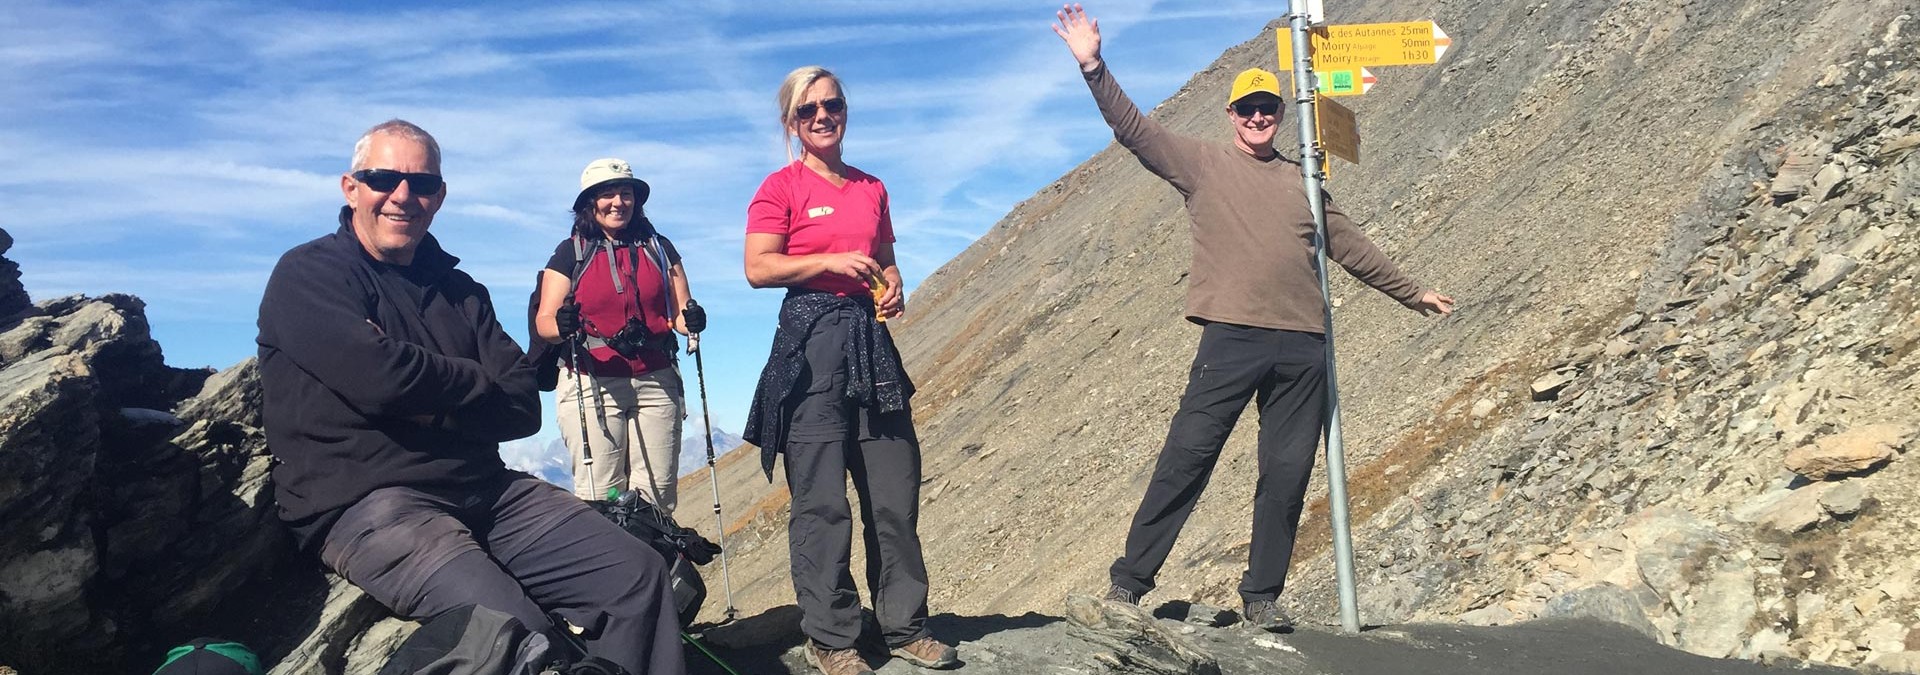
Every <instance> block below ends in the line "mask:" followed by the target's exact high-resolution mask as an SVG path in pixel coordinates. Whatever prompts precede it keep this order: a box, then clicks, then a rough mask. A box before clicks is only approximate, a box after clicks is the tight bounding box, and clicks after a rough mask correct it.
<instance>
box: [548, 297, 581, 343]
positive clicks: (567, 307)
mask: <svg viewBox="0 0 1920 675" xmlns="http://www.w3.org/2000/svg"><path fill="white" fill-rule="evenodd" d="M553 323H554V325H555V326H558V327H559V328H560V337H562V338H567V337H572V336H573V334H574V333H578V332H580V305H578V304H574V303H568V304H564V305H561V306H560V310H559V311H557V312H554V313H553Z"/></svg>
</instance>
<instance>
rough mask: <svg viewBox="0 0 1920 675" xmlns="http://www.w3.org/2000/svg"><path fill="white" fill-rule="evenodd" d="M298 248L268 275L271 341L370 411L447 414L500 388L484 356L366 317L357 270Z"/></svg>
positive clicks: (263, 325) (264, 309)
mask: <svg viewBox="0 0 1920 675" xmlns="http://www.w3.org/2000/svg"><path fill="white" fill-rule="evenodd" d="M299 253H300V252H299V251H295V252H293V253H289V254H288V255H287V256H285V257H282V258H281V259H280V263H279V265H277V266H276V267H275V268H274V272H273V276H272V277H271V278H269V279H268V280H267V290H266V294H265V295H264V296H263V297H262V298H261V301H260V335H261V341H262V342H263V343H265V346H268V347H271V348H274V349H277V350H279V351H280V352H281V353H283V354H285V355H286V356H287V357H288V358H289V359H291V360H292V361H293V363H294V364H295V365H297V366H299V367H300V369H301V370H304V371H306V372H307V373H309V374H311V375H313V377H314V378H316V379H318V380H320V383H321V384H322V385H325V386H326V387H327V388H328V389H330V390H332V391H333V392H334V393H335V394H336V395H338V396H340V397H341V398H342V399H345V400H346V402H347V403H348V404H350V405H352V406H354V408H356V409H358V410H360V411H361V412H362V413H363V414H367V415H376V416H393V417H408V416H417V415H435V414H439V413H446V412H449V411H454V410H458V409H460V408H463V407H466V406H468V405H472V404H474V403H475V402H477V401H479V400H481V399H482V398H483V397H486V396H487V395H488V392H489V391H490V390H491V389H493V387H494V382H493V378H492V377H490V376H489V374H488V373H487V371H486V369H485V368H483V367H482V365H481V364H480V363H479V362H476V361H473V360H471V359H461V358H455V357H449V356H443V355H440V354H435V353H433V352H431V351H428V350H427V349H425V348H422V347H421V346H419V345H416V344H412V343H408V342H405V341H402V340H395V339H392V338H389V337H387V336H386V335H385V334H384V333H383V332H382V331H381V329H380V328H379V327H378V326H376V325H374V323H373V321H371V320H370V319H369V317H368V316H367V307H366V298H367V297H368V294H367V293H366V292H365V291H364V290H362V289H359V288H356V287H357V286H358V285H359V284H358V281H357V280H356V279H355V278H354V276H353V275H352V274H351V273H348V272H346V271H344V270H341V269H338V268H327V266H324V265H320V264H316V261H314V260H313V259H312V257H313V256H301V255H299ZM496 330H498V328H497V327H496Z"/></svg>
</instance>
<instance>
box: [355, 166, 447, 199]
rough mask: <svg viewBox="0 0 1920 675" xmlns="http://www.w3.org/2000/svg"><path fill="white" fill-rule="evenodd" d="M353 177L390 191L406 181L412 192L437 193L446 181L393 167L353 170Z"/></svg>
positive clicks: (445, 184) (435, 176)
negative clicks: (397, 169) (396, 169)
mask: <svg viewBox="0 0 1920 675" xmlns="http://www.w3.org/2000/svg"><path fill="white" fill-rule="evenodd" d="M352 175H353V179H354V180H357V181H360V183H361V184H362V185H365V186H367V187H370V188H373V189H374V190H376V191H379V192H392V191H394V190H398V189H400V181H406V182H407V187H409V188H412V190H413V192H414V194H418V195H437V194H440V190H442V189H444V188H446V187H447V182H446V181H445V180H443V179H441V178H440V177H439V176H437V175H434V174H430V173H407V172H405V171H394V170H393V169H361V170H359V171H355V172H353V174H352Z"/></svg>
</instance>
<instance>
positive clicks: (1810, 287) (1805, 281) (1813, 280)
mask: <svg viewBox="0 0 1920 675" xmlns="http://www.w3.org/2000/svg"><path fill="white" fill-rule="evenodd" d="M1857 269H1860V261H1858V260H1854V259H1853V258H1849V257H1847V256H1844V255H1840V254H1838V253H1828V254H1825V255H1822V256H1820V264H1818V265H1816V266H1814V268H1813V271H1812V272H1808V273H1807V276H1805V277H1802V278H1801V279H1800V291H1801V292H1802V293H1805V294H1806V295H1807V297H1815V296H1818V295H1820V294H1822V293H1826V292H1827V291H1831V290H1833V287H1835V286H1838V285H1840V282H1841V281H1844V280H1846V278H1847V275H1850V274H1853V271H1854V270H1857Z"/></svg>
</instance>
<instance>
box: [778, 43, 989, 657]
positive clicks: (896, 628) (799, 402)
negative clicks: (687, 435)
mask: <svg viewBox="0 0 1920 675" xmlns="http://www.w3.org/2000/svg"><path fill="white" fill-rule="evenodd" d="M777 102H778V104H779V106H780V125H781V129H782V131H783V133H784V135H785V138H786V139H787V147H788V156H789V157H792V156H793V154H792V153H793V150H794V141H795V140H798V141H799V144H798V145H799V151H800V156H799V159H796V160H794V161H793V162H792V163H789V164H788V165H787V166H786V167H784V168H781V169H780V170H778V171H775V172H773V173H772V174H771V175H768V176H767V179H766V181H765V182H763V183H761V185H760V190H759V192H758V193H756V194H755V195H754V197H753V203H752V204H751V205H749V206H748V207H747V242H746V271H747V282H748V283H750V284H752V285H753V286H754V287H755V288H766V287H770V286H778V287H785V288H786V289H787V298H786V300H785V301H784V302H783V303H781V307H780V325H779V328H778V330H777V331H776V332H775V333H774V345H773V354H772V356H771V357H770V358H769V359H768V361H767V367H766V370H765V371H764V372H762V373H761V376H760V386H759V388H758V389H756V390H755V392H754V404H753V406H752V409H751V411H750V412H749V414H748V420H747V430H746V431H747V436H748V438H747V440H748V441H749V442H752V443H754V444H755V445H758V446H760V447H761V448H762V463H763V466H764V467H765V468H766V470H767V472H768V478H769V479H771V478H772V467H773V458H774V456H775V455H776V454H784V455H786V462H785V470H786V477H787V486H788V488H789V489H790V491H791V492H792V494H793V507H792V517H791V519H790V520H789V522H788V525H787V534H788V536H787V539H788V545H789V547H790V551H789V553H790V554H791V556H792V566H793V590H794V596H795V598H796V599H797V601H798V603H799V605H800V609H801V623H800V625H801V629H802V631H804V632H805V633H806V634H807V637H808V638H810V640H809V641H808V644H807V649H806V653H807V661H808V662H809V663H812V664H813V665H814V667H815V668H818V669H820V671H821V672H822V673H826V674H827V675H860V674H862V673H868V672H870V671H869V670H868V669H867V664H866V661H865V658H864V657H862V656H861V655H860V653H859V652H858V650H856V649H855V646H854V643H855V640H856V639H858V638H859V636H860V624H861V619H860V595H859V591H858V590H857V589H855V588H854V585H853V575H852V573H851V571H850V570H849V569H848V560H849V556H850V555H851V548H852V537H853V533H852V527H853V526H852V512H851V511H852V509H851V508H850V507H849V505H848V503H847V498H846V491H847V477H848V476H849V475H851V476H852V477H853V486H854V490H855V491H856V492H858V493H859V495H860V504H861V506H862V508H861V510H860V518H861V522H862V524H863V525H864V532H865V544H866V551H867V575H866V576H867V585H868V589H867V590H868V592H869V593H870V594H871V595H872V596H873V597H874V598H875V601H874V608H873V609H874V615H875V616H876V617H877V618H878V620H879V623H880V629H881V633H882V635H883V637H884V638H885V640H886V642H887V646H888V648H889V649H890V650H891V653H892V654H893V655H894V656H898V657H901V658H903V659H906V660H907V661H909V662H911V663H914V664H916V665H919V666H922V667H929V668H944V667H948V666H952V665H954V664H956V663H958V656H957V654H956V653H955V651H954V649H953V648H952V647H949V646H947V645H945V644H942V643H940V642H939V641H938V640H935V639H934V638H933V636H932V635H931V634H930V633H928V631H927V628H926V618H927V570H926V563H925V562H924V561H923V560H922V558H921V554H920V535H919V533H918V527H919V505H920V445H919V438H918V437H917V436H916V435H915V433H914V429H913V412H912V410H911V408H909V407H908V405H907V400H908V398H910V397H911V396H912V395H913V384H912V382H911V381H909V380H908V378H907V376H906V372H905V370H904V369H903V368H902V367H901V366H900V354H899V351H898V350H897V349H895V348H894V345H893V337H892V335H891V334H890V333H888V332H887V328H886V324H885V323H883V321H884V318H885V317H896V316H900V314H901V312H902V311H903V309H904V304H903V300H904V298H903V297H902V293H901V290H900V268H899V267H898V266H897V265H896V264H895V263H894V256H893V221H892V217H891V215H890V213H889V209H888V204H887V189H886V187H885V186H884V185H882V184H881V183H880V179H878V178H874V177H873V176H870V175H868V174H867V173H866V172H863V171H861V170H859V169H856V168H854V167H852V166H848V165H847V163H846V160H844V159H843V158H842V157H841V142H842V141H843V140H844V139H845V137H846V131H847V116H848V113H847V98H846V92H845V91H844V90H843V89H842V88H841V86H840V80H839V78H837V77H835V76H834V75H833V73H831V72H828V71H827V70H826V69H824V68H820V67H818V66H808V67H805V68H800V69H798V70H795V71H793V72H792V73H790V74H788V75H787V77H786V80H785V81H783V82H782V83H781V85H780V92H779V95H778V97H777ZM876 292H877V293H878V296H877V297H876V296H875V295H874V294H875V293H876Z"/></svg>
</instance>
